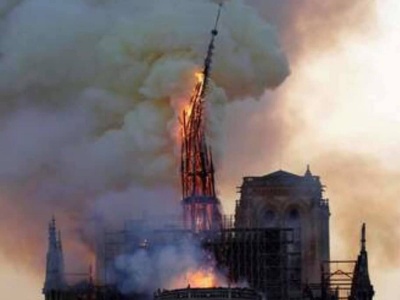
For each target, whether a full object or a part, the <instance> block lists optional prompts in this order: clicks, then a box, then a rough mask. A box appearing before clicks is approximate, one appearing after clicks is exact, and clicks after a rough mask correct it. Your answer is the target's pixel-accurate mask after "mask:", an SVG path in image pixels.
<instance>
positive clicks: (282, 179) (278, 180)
mask: <svg viewBox="0 0 400 300" xmlns="http://www.w3.org/2000/svg"><path fill="white" fill-rule="evenodd" d="M303 181H304V177H303V176H299V175H296V174H293V173H289V172H286V171H283V170H279V171H275V172H273V173H270V174H267V175H264V176H257V177H246V178H245V182H247V183H255V184H267V185H281V184H283V185H296V184H299V183H301V182H303Z"/></svg>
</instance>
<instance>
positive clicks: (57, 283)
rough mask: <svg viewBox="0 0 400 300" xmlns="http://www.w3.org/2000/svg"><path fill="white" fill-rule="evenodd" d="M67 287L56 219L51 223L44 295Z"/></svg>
mask: <svg viewBox="0 0 400 300" xmlns="http://www.w3.org/2000/svg"><path fill="white" fill-rule="evenodd" d="M65 286H66V283H65V279H64V258H63V252H62V243H61V234H60V232H58V238H57V228H56V220H55V219H54V217H53V218H52V220H51V221H50V223H49V245H48V250H47V257H46V279H45V283H44V288H43V293H44V294H47V293H48V292H51V291H59V290H62V289H64V288H65Z"/></svg>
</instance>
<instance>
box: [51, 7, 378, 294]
mask: <svg viewBox="0 0 400 300" xmlns="http://www.w3.org/2000/svg"><path fill="white" fill-rule="evenodd" d="M221 8H222V6H221V5H220V6H219V9H218V14H217V18H216V23H215V26H214V28H213V30H212V31H211V41H210V43H209V45H208V50H207V54H206V58H205V60H204V65H203V70H202V72H200V73H197V74H194V76H196V78H197V82H196V85H195V87H194V89H193V94H192V96H191V98H190V102H189V106H188V107H187V108H186V109H184V110H183V112H182V115H181V119H180V123H181V142H182V145H181V185H182V198H183V199H182V208H183V216H182V219H183V224H182V222H181V224H179V225H178V226H170V227H164V228H154V227H152V226H148V224H146V220H131V221H127V222H126V226H125V228H124V230H122V231H120V232H114V233H110V232H106V233H104V234H102V236H99V237H98V238H99V239H98V247H97V249H96V261H97V262H96V271H95V272H96V274H95V276H92V274H89V275H88V279H87V280H83V281H82V282H79V283H77V284H70V283H69V282H67V280H66V276H65V275H66V274H65V271H64V260H63V249H62V246H61V237H60V236H59V237H57V235H56V224H55V221H54V220H52V222H51V224H50V227H49V249H48V253H47V266H46V280H45V285H44V289H43V293H44V295H45V299H46V300H78V299H93V300H111V299H121V300H131V299H151V298H153V297H154V299H156V300H158V299H159V300H164V299H165V300H167V299H171V300H172V299H173V300H175V299H182V298H196V299H197V298H199V299H200V298H211V299H222V298H229V299H231V298H237V299H246V300H259V299H261V298H262V297H263V298H264V299H267V300H284V299H293V300H294V299H309V300H311V299H320V300H339V299H348V300H371V299H372V298H373V295H374V290H373V287H372V285H371V282H370V279H369V274H368V261H367V251H366V231H365V225H363V227H362V234H361V250H360V254H359V256H358V259H357V260H354V261H349V260H346V261H337V260H335V261H331V260H330V254H329V253H330V252H329V247H330V245H329V217H330V212H329V203H328V201H327V200H326V199H324V198H323V191H324V187H323V185H322V184H321V182H320V178H319V177H318V176H315V175H313V174H312V173H311V171H310V169H309V168H307V171H306V172H305V174H304V176H299V175H295V174H291V173H288V172H285V171H277V172H273V173H271V174H268V175H265V176H261V177H245V178H244V179H243V184H242V186H241V197H240V200H239V201H238V203H237V206H236V214H235V224H234V226H233V224H225V223H224V222H222V220H223V215H222V213H221V209H220V202H219V200H218V198H217V195H216V187H215V178H214V164H213V159H212V152H211V148H210V147H209V146H208V144H207V139H206V126H205V123H206V122H205V108H204V105H205V101H206V96H207V88H208V83H209V80H210V75H211V64H212V56H213V50H214V42H215V39H216V37H217V34H218V30H217V28H218V21H219V18H220V14H221ZM178 223H179V222H178ZM160 263H161V264H163V269H160V268H159V264H160ZM337 266H338V267H337ZM339 266H340V268H339ZM346 268H347V269H346ZM166 270H167V272H166ZM166 289H167V290H166Z"/></svg>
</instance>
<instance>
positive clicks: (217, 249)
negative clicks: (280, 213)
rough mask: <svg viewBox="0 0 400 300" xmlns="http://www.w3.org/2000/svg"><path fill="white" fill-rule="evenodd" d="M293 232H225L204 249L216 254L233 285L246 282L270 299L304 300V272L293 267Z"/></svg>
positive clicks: (239, 230) (270, 229) (281, 230)
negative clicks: (301, 276) (302, 298)
mask: <svg viewBox="0 0 400 300" xmlns="http://www.w3.org/2000/svg"><path fill="white" fill-rule="evenodd" d="M293 242H294V241H293V230H292V229H281V228H268V229H267V228H243V229H238V228H236V229H223V230H221V231H220V232H219V233H218V235H217V236H216V237H215V238H214V239H212V240H206V241H205V245H204V247H205V248H206V249H208V250H209V251H210V252H212V253H213V254H214V256H215V259H216V261H217V264H218V267H219V268H220V269H226V270H227V272H228V280H229V282H230V283H231V284H238V283H246V284H248V285H249V286H250V287H251V288H254V289H255V290H257V291H259V292H262V293H263V294H264V295H266V297H267V299H269V300H278V299H300V294H301V278H300V274H301V270H300V267H295V266H292V265H291V264H290V257H293V256H299V257H300V253H291V252H289V249H290V247H288V246H289V245H291V244H293Z"/></svg>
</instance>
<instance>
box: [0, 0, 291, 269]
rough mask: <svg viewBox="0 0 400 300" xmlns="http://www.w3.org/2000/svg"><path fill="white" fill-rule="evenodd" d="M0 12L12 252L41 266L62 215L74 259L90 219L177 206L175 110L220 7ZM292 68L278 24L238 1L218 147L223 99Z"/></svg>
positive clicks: (215, 88)
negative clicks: (51, 227)
mask: <svg viewBox="0 0 400 300" xmlns="http://www.w3.org/2000/svg"><path fill="white" fill-rule="evenodd" d="M0 9H1V11H0V17H1V21H0V31H1V37H0V53H1V57H0V98H1V99H2V101H1V104H0V116H1V118H0V148H1V149H2V153H3V155H1V156H0V165H1V166H2V168H0V186H1V189H2V196H1V200H0V201H1V202H0V203H1V206H2V207H3V208H2V212H3V213H4V214H5V215H6V217H5V218H2V219H3V221H4V222H5V223H4V224H7V226H2V229H1V232H0V233H1V234H0V236H1V238H0V243H1V245H2V251H3V252H5V253H7V254H8V255H9V256H10V257H13V258H16V257H19V259H20V260H22V259H21V257H24V258H25V260H24V263H26V262H29V263H30V264H31V265H32V264H33V265H35V266H40V268H42V263H43V259H42V257H43V256H44V253H45V252H44V250H43V248H44V247H45V245H44V244H43V243H44V241H45V239H44V238H43V237H44V236H45V228H46V226H45V224H46V222H47V220H48V219H49V218H50V216H51V215H52V214H55V215H56V217H57V219H58V220H59V221H60V222H59V223H60V226H61V227H62V228H65V229H66V230H65V231H66V234H65V235H64V237H65V238H64V239H65V241H66V242H65V244H66V246H65V248H66V249H71V248H73V249H74V250H71V251H72V252H70V253H71V256H67V260H68V258H71V257H84V255H83V253H86V252H87V249H86V247H87V232H85V230H84V228H85V225H86V220H87V219H90V218H92V219H99V218H100V219H102V220H109V222H110V223H113V221H114V219H113V218H112V216H115V213H113V211H114V210H116V211H120V212H123V213H121V214H119V215H118V220H122V219H123V218H125V217H133V216H135V215H138V214H141V213H142V211H143V210H145V209H147V208H148V205H147V204H146V205H145V204H144V203H146V202H148V200H149V199H151V200H153V201H154V204H153V205H152V207H151V209H152V210H155V211H162V212H164V211H165V209H166V208H169V209H171V208H172V207H173V208H175V206H173V204H175V205H176V204H177V203H178V199H179V191H178V190H177V189H176V188H177V181H178V180H177V176H176V175H177V160H178V159H177V158H178V154H179V144H178V143H177V140H176V136H177V129H178V122H177V119H178V115H179V113H180V111H179V108H180V107H181V105H182V103H183V102H184V101H187V100H188V99H189V95H190V92H191V90H192V87H193V86H194V82H195V78H194V76H193V74H194V72H195V71H196V70H199V69H200V68H201V66H202V62H203V57H204V55H205V50H206V47H207V43H208V40H209V32H210V29H211V27H212V25H213V24H214V18H215V13H216V6H215V4H213V3H211V2H209V1H205V0H204V1H197V0H196V1H194V0H190V1H187V0H185V1H183V0H168V1H155V0H150V1H149V0H146V1H145V0H143V1H122V0H117V1H111V2H109V1H100V0H99V1H97V0H87V1H84V0H55V1H52V2H48V1H46V0H22V1H7V2H5V4H3V5H2V6H1V7H0ZM260 36H261V37H262V38H260ZM288 73H289V71H288V63H287V61H286V58H285V55H284V54H283V53H282V50H281V48H280V46H279V43H278V39H277V36H276V34H275V32H274V30H273V28H272V27H271V26H270V25H268V24H267V23H265V21H263V20H262V19H261V18H259V17H258V16H257V13H256V12H255V10H254V9H252V8H251V7H249V6H246V5H245V4H244V3H243V2H242V1H231V2H229V3H228V4H227V5H226V6H225V8H224V11H223V17H222V19H221V23H220V35H219V36H218V42H217V49H216V53H215V63H214V64H213V76H212V78H213V83H212V84H211V89H210V91H209V95H208V98H209V105H210V107H209V119H208V122H209V133H210V138H211V139H212V142H213V144H214V146H215V148H216V151H217V152H218V148H219V147H218V132H219V127H220V126H219V124H221V116H222V108H223V106H224V105H225V103H227V102H228V101H232V100H235V99H243V98H246V97H258V96H259V95H261V94H262V93H263V91H264V90H265V88H274V87H276V86H278V85H279V84H280V83H281V82H282V81H283V80H284V79H285V77H286V76H287V75H288ZM154 198H158V199H157V200H154ZM127 199H130V200H131V202H129V201H128V200H127ZM111 203H112V204H111ZM118 205H121V207H123V208H122V209H120V208H116V207H118ZM66 224H68V225H66ZM6 228H7V229H6ZM10 228H11V230H12V232H13V233H12V237H11V236H10V233H9V230H10ZM25 238H27V239H28V240H29V243H28V245H29V247H26V248H25V247H21V243H23V240H24V239H25ZM72 267H74V266H72Z"/></svg>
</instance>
